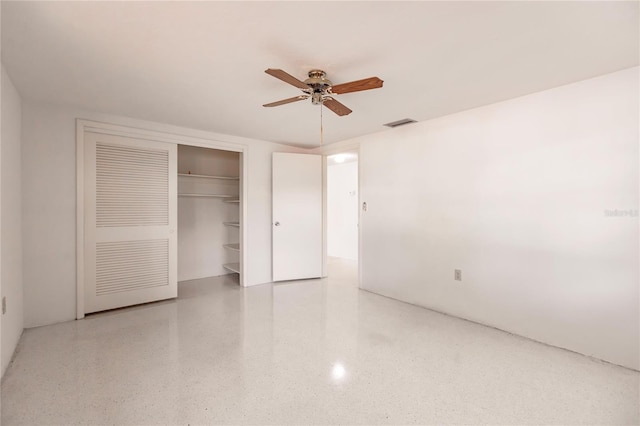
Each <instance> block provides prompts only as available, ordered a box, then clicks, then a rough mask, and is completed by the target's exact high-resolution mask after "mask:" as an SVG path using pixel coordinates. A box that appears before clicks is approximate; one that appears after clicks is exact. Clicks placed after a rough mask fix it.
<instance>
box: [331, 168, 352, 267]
mask: <svg viewBox="0 0 640 426" xmlns="http://www.w3.org/2000/svg"><path fill="white" fill-rule="evenodd" d="M327 254H328V255H329V256H332V257H340V258H343V259H353V260H357V259H358V163H357V162H356V161H354V162H350V163H343V164H331V165H329V166H327Z"/></svg>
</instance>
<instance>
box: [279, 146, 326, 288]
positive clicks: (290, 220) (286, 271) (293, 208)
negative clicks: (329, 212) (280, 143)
mask: <svg viewBox="0 0 640 426" xmlns="http://www.w3.org/2000/svg"><path fill="white" fill-rule="evenodd" d="M272 228H273V281H284V280H297V279H304V278H317V277H320V276H322V156H320V155H310V154H288V153H281V152H278V153H274V154H273V216H272Z"/></svg>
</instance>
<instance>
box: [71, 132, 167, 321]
mask: <svg viewBox="0 0 640 426" xmlns="http://www.w3.org/2000/svg"><path fill="white" fill-rule="evenodd" d="M84 140H85V150H84V153H85V179H84V181H85V194H84V200H85V201H84V202H85V206H84V207H85V209H84V211H85V218H84V219H85V244H84V250H85V313H90V312H97V311H104V310H107V309H114V308H120V307H123V306H129V305H136V304H140V303H146V302H152V301H156V300H162V299H169V298H173V297H177V295H178V291H177V288H178V287H177V271H176V269H177V235H176V224H177V171H176V165H177V146H176V145H175V144H168V143H163V142H155V141H149V140H142V139H132V138H127V137H122V136H113V135H102V134H98V133H90V132H87V133H85V138H84Z"/></svg>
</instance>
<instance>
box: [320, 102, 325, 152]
mask: <svg viewBox="0 0 640 426" xmlns="http://www.w3.org/2000/svg"><path fill="white" fill-rule="evenodd" d="M323 106H324V104H320V145H322V142H323V140H324V135H323V129H322V109H323V108H322V107H323Z"/></svg>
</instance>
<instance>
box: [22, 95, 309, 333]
mask: <svg viewBox="0 0 640 426" xmlns="http://www.w3.org/2000/svg"><path fill="white" fill-rule="evenodd" d="M76 118H85V119H89V120H95V121H101V122H108V123H114V124H118V125H125V126H131V127H137V128H144V129H149V130H154V131H163V132H169V133H173V134H179V135H185V136H190V137H197V138H203V139H210V140H217V141H223V142H227V143H237V144H244V145H246V146H247V147H248V152H247V154H246V155H247V157H248V173H249V176H248V178H247V182H245V184H246V185H248V188H247V190H248V200H247V216H248V218H247V221H248V223H247V224H246V225H247V226H246V227H247V232H248V241H247V247H246V250H247V251H248V253H253V255H250V257H248V259H247V261H248V264H247V273H246V276H245V284H246V285H255V284H262V283H266V282H271V153H272V152H275V151H282V152H292V151H293V152H297V151H300V150H299V149H296V148H291V147H288V146H284V145H278V144H273V143H268V142H264V141H257V140H252V139H245V138H239V137H233V136H228V135H220V134H215V133H209V132H203V131H198V130H193V129H186V128H181V127H176V126H170V125H166V124H160V123H152V122H146V121H142V120H135V119H131V118H126V117H119V116H114V115H109V114H102V113H96V112H92V111H87V110H82V109H77V108H71V107H62V106H58V105H45V104H39V103H35V102H30V101H24V102H23V117H22V119H23V126H22V140H23V155H22V158H23V166H22V184H23V188H22V189H23V229H24V233H23V247H24V250H23V256H24V259H23V261H24V265H25V267H24V271H23V281H24V290H25V326H26V327H34V326H38V325H44V324H52V323H55V322H60V321H67V320H71V319H74V318H75V312H76V260H75V256H76V252H75V248H76V240H75V239H76V217H75V215H76V192H75V191H76V172H75V168H76V163H75V149H76V145H75V144H76V134H75V132H76V121H75V120H76Z"/></svg>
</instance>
